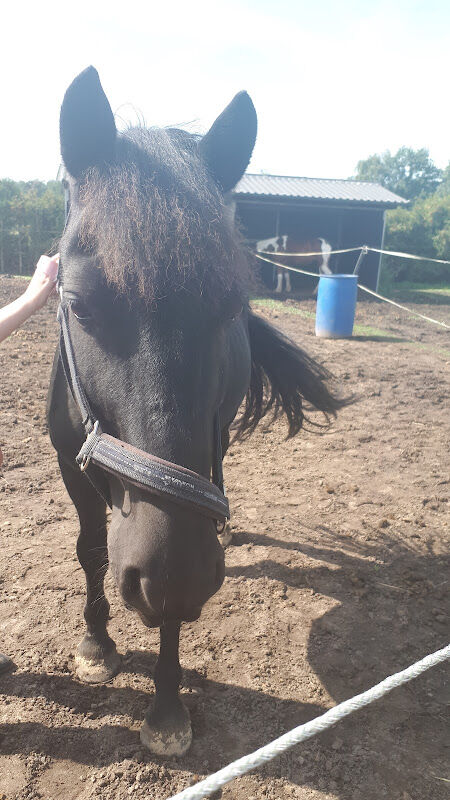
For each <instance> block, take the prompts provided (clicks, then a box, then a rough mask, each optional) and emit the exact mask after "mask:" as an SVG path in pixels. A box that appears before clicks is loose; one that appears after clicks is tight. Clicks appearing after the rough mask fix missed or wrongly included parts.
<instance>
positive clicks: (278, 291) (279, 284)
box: [275, 268, 283, 294]
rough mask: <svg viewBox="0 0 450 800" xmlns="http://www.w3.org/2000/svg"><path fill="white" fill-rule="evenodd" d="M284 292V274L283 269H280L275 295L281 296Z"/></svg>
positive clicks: (278, 270)
mask: <svg viewBox="0 0 450 800" xmlns="http://www.w3.org/2000/svg"><path fill="white" fill-rule="evenodd" d="M282 291H283V273H282V271H281V269H279V268H278V269H277V286H276V289H275V293H276V294H281V292H282Z"/></svg>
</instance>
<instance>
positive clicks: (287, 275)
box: [284, 270, 292, 292]
mask: <svg viewBox="0 0 450 800" xmlns="http://www.w3.org/2000/svg"><path fill="white" fill-rule="evenodd" d="M284 274H285V276H286V291H287V292H291V291H292V288H291V276H290V274H289V272H288V271H287V270H285V273H284Z"/></svg>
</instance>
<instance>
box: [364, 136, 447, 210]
mask: <svg viewBox="0 0 450 800" xmlns="http://www.w3.org/2000/svg"><path fill="white" fill-rule="evenodd" d="M354 177H355V180H360V181H374V182H375V183H381V185H382V186H385V187H386V189H390V190H391V191H392V192H395V193H396V194H399V195H400V196H401V197H406V198H407V199H408V200H412V199H414V198H417V197H420V196H423V195H430V194H433V192H435V191H436V189H437V188H438V186H439V184H440V182H441V180H442V170H440V169H439V168H438V167H436V165H435V164H434V163H433V161H432V159H431V158H430V153H429V151H428V150H427V149H426V148H425V147H422V148H421V149H419V150H413V149H412V148H411V147H400V149H399V150H398V151H397V152H396V153H395V155H392V153H391V152H390V151H389V150H386V151H385V152H384V153H381V154H379V153H376V154H374V155H372V156H369V158H366V159H364V160H362V161H358V164H357V166H356V175H355V176H354Z"/></svg>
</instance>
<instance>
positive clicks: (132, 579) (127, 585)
mask: <svg viewBox="0 0 450 800" xmlns="http://www.w3.org/2000/svg"><path fill="white" fill-rule="evenodd" d="M120 591H121V594H122V597H123V599H124V600H125V602H126V603H132V602H133V600H136V597H138V596H139V594H140V591H141V581H140V575H139V570H138V569H136V567H128V568H127V569H126V570H124V573H123V576H122V581H121V587H120Z"/></svg>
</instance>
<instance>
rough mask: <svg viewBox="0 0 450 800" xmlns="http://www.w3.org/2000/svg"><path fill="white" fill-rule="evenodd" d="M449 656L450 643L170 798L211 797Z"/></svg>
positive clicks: (199, 799)
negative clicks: (218, 790) (235, 780)
mask: <svg viewBox="0 0 450 800" xmlns="http://www.w3.org/2000/svg"><path fill="white" fill-rule="evenodd" d="M449 658H450V644H448V645H447V646H446V647H444V648H443V649H442V650H438V651H437V652H436V653H432V654H431V655H429V656H425V658H422V660H421V661H417V663H416V664H412V666H410V667H408V668H407V669H404V670H402V671H401V672H396V673H395V675H391V676H390V677H389V678H385V680H384V681H381V683H378V684H377V685H376V686H373V687H372V689H368V690H367V691H366V692H363V693H362V694H358V695H356V697H352V698H351V699H350V700H345V701H344V702H343V703H339V705H337V706H335V707H334V708H331V709H330V710H329V711H326V712H325V714H322V715H321V716H320V717H316V719H312V720H311V721H310V722H306V723H305V724H304V725H299V726H298V727H297V728H294V729H293V730H292V731H289V733H285V734H284V735H283V736H280V737H279V738H278V739H275V741H273V742H271V743H270V744H267V745H265V746H264V747H261V748H260V749H259V750H255V752H254V753H250V754H249V755H248V756H244V757H243V758H239V759H238V760H237V761H233V763H232V764H229V765H228V766H227V767H224V768H223V769H221V770H219V771H218V772H215V773H214V774H213V775H210V776H209V778H205V780H203V781H200V782H199V783H197V784H196V785H195V786H190V787H189V788H187V789H184V790H183V791H182V792H179V794H175V795H172V797H170V798H168V800H202V798H203V797H209V796H210V795H211V794H213V792H216V791H217V789H220V788H221V786H224V785H225V784H226V783H229V781H232V780H233V779H234V778H239V777H240V776H241V775H245V774H246V773H247V772H250V770H252V769H256V767H260V766H261V765H262V764H266V763H267V762H268V761H271V760H272V759H273V758H276V757H277V756H279V755H281V754H282V753H284V752H285V750H288V749H289V748H290V747H293V746H294V745H295V744H299V742H303V741H304V740H305V739H309V738H310V737H311V736H315V735H316V734H318V733H322V731H325V730H327V728H331V726H332V725H335V724H336V723H337V722H339V721H340V720H341V719H343V718H344V717H346V716H348V715H349V714H352V713H353V711H358V709H360V708H363V707H364V706H367V705H369V703H373V702H374V701H375V700H379V699H380V698H381V697H384V695H385V694H387V693H388V692H391V691H392V690H393V689H395V688H397V686H401V685H402V684H403V683H407V682H408V681H411V680H412V679H413V678H417V677H418V676H419V675H421V674H422V672H425V671H426V670H427V669H430V667H434V666H436V665H437V664H442V663H443V662H444V661H446V660H447V659H449Z"/></svg>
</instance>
